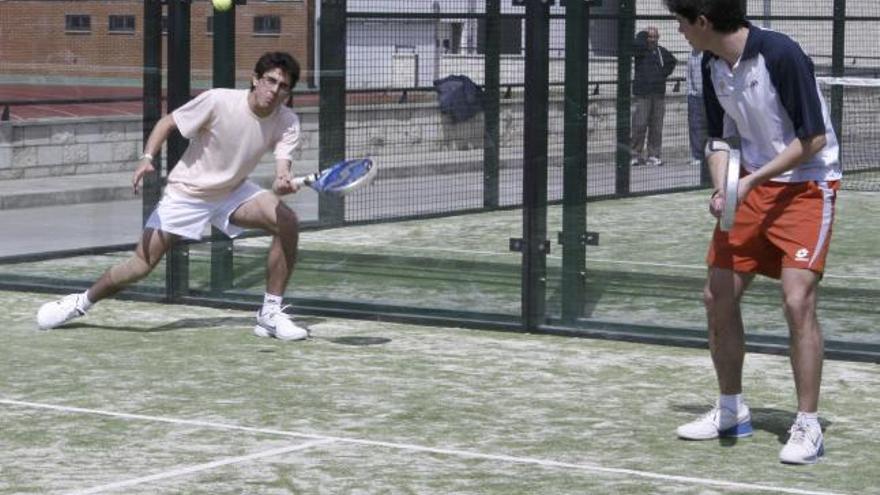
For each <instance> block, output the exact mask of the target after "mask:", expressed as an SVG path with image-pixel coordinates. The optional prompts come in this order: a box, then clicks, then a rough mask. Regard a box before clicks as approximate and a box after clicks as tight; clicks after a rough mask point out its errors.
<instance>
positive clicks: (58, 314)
mask: <svg viewBox="0 0 880 495" xmlns="http://www.w3.org/2000/svg"><path fill="white" fill-rule="evenodd" d="M79 297H80V294H69V295H66V296H64V297H62V298H61V299H59V300H57V301H52V302H48V303H46V304H44V305H42V306H40V309H39V310H38V311H37V327H38V328H39V329H40V330H49V329H52V328H55V327H60V326H61V325H64V324H65V323H67V322H68V321H70V320H72V319H74V318H79V317H80V316H83V315H84V314H86V311H85V310H84V309H82V308H81V307H80V304H79Z"/></svg>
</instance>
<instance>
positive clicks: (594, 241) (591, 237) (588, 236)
mask: <svg viewBox="0 0 880 495" xmlns="http://www.w3.org/2000/svg"><path fill="white" fill-rule="evenodd" d="M577 240H578V243H580V245H581V246H598V245H599V233H598V232H590V231H586V232H581V233H580V234H578V236H577ZM556 241H557V243H558V244H565V233H564V232H559V234H558V237H557V239H556Z"/></svg>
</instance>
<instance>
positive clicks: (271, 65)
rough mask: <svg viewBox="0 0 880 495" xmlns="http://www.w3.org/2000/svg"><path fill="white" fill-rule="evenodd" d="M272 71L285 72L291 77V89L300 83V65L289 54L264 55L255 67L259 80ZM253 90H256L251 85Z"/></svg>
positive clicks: (271, 53)
mask: <svg viewBox="0 0 880 495" xmlns="http://www.w3.org/2000/svg"><path fill="white" fill-rule="evenodd" d="M272 69H281V70H282V71H284V72H285V73H286V74H287V75H288V77H290V87H291V88H293V87H294V86H296V83H297V82H298V81H299V63H298V62H297V61H296V59H295V58H293V57H292V56H291V55H290V54H289V53H287V52H266V53H264V54H263V56H262V57H260V60H257V65H255V66H254V74H256V75H257V79H259V78H261V77H263V74H265V73H266V72H268V71H270V70H272ZM251 89H254V88H253V85H251Z"/></svg>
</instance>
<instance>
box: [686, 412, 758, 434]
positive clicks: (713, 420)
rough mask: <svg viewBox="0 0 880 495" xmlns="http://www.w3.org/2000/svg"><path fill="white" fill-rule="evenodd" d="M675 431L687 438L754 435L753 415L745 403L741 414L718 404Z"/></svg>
mask: <svg viewBox="0 0 880 495" xmlns="http://www.w3.org/2000/svg"><path fill="white" fill-rule="evenodd" d="M675 432H676V433H677V434H678V437H679V438H683V439H685V440H711V439H713V438H718V437H724V438H731V437H733V438H742V437H749V436H752V415H751V413H750V412H749V408H748V406H746V405H745V404H743V406H742V408H741V409H740V411H739V414H737V413H735V412H733V411H731V410H730V409H727V408H723V407H720V406H718V405H717V404H716V405H715V407H713V408H712V410H711V411H709V412H707V413H706V414H704V415H703V416H702V417H700V418H699V419H697V420H695V421H691V422H690V423H687V424H684V425H681V426H679V427H678V429H677V430H675Z"/></svg>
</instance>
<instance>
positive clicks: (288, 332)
mask: <svg viewBox="0 0 880 495" xmlns="http://www.w3.org/2000/svg"><path fill="white" fill-rule="evenodd" d="M288 307H289V306H284V307H283V308H282V307H273V308H270V309H268V311H266V313H263V312H262V310H260V311H257V324H256V326H254V335H256V336H257V337H271V338H276V339H279V340H303V339H305V338H307V337H308V336H309V331H308V330H306V329H305V328H302V327H299V326H297V325H296V323H294V322H293V321H291V319H290V315H288V314H286V313H285V312H284V310H285V309H287V308H288Z"/></svg>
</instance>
